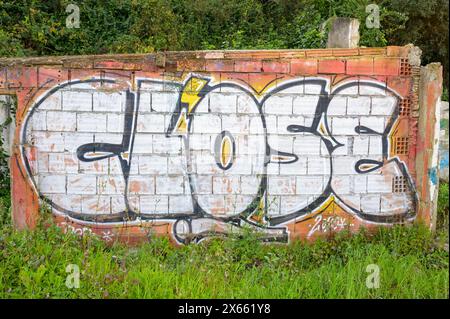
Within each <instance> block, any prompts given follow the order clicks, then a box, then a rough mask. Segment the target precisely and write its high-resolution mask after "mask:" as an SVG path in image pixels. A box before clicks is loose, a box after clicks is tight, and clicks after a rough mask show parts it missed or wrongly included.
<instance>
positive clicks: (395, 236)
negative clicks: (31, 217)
mask: <svg viewBox="0 0 450 319" xmlns="http://www.w3.org/2000/svg"><path fill="white" fill-rule="evenodd" d="M68 264H76V265H78V266H79V268H80V271H81V274H80V288H78V289H69V288H67V287H66V286H65V281H66V276H67V275H68V274H67V273H66V267H67V265H68ZM369 264H376V265H378V266H379V267H380V273H381V285H380V288H379V289H367V288H366V285H365V280H366V277H367V275H368V273H367V272H366V267H367V265H369ZM411 273H414V276H411ZM448 284H449V282H448V252H446V251H445V250H443V249H441V248H438V247H435V246H434V245H433V240H432V236H431V234H430V232H429V231H428V230H426V229H425V228H423V227H421V226H414V227H394V228H393V229H382V230H381V231H380V232H378V233H376V234H375V235H373V236H369V235H368V234H365V233H364V232H361V233H359V234H356V235H354V236H349V235H348V234H340V235H338V236H337V237H335V238H334V239H332V240H327V241H324V240H319V241H316V242H315V243H313V244H307V243H302V242H295V243H293V244H290V245H287V246H285V245H265V244H262V243H261V242H260V241H259V240H258V238H257V236H255V235H254V234H252V233H247V234H245V235H244V237H240V238H239V240H236V239H235V238H230V239H213V240H209V241H207V242H204V243H201V244H199V245H188V246H183V247H180V248H174V247H172V246H171V244H170V243H169V242H168V240H167V239H165V238H152V240H151V242H149V243H147V244H143V245H142V246H140V247H138V248H129V247H125V246H122V245H119V244H116V245H112V246H108V245H106V244H105V243H104V242H101V241H99V240H98V239H96V238H95V237H92V236H87V235H85V236H84V237H78V236H76V235H73V234H71V233H67V234H64V233H62V232H61V231H60V230H59V229H58V228H57V227H55V226H50V227H47V228H44V227H43V226H40V228H38V229H37V230H36V231H33V232H29V231H22V232H18V231H11V230H8V231H5V230H3V231H2V232H1V233H0V298H447V297H448V287H449V285H448Z"/></svg>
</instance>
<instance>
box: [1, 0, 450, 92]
mask: <svg viewBox="0 0 450 319" xmlns="http://www.w3.org/2000/svg"><path fill="white" fill-rule="evenodd" d="M372 3H375V4H377V5H379V8H380V28H367V27H366V23H365V22H366V18H367V17H368V15H369V13H368V12H366V7H367V5H369V4H372ZM68 4H77V5H78V6H79V9H80V28H67V27H66V18H67V17H68V15H69V13H67V12H66V7H67V5H68ZM448 5H449V3H448V1H447V0H428V1H421V0H183V1H179V0H109V1H97V0H84V1H75V0H48V1H39V0H24V1H13V0H0V56H36V55H64V54H71V55H73V54H101V53H139V52H143V53H146V52H153V51H155V50H200V49H250V48H258V49H271V48H320V47H324V46H325V43H326V36H327V27H328V25H329V22H330V19H332V18H333V17H335V16H343V17H353V18H358V19H359V21H360V22H361V26H360V32H361V41H360V44H361V45H362V46H385V45H387V44H390V45H403V44H407V43H414V44H415V45H418V46H420V47H421V48H422V50H423V60H424V63H429V62H433V61H439V62H441V63H443V64H444V67H445V70H446V71H445V72H444V74H445V77H446V86H447V87H448V71H447V70H448V28H447V26H448V9H449V7H448Z"/></svg>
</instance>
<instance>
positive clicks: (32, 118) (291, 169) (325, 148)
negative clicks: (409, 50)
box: [21, 75, 416, 243]
mask: <svg viewBox="0 0 450 319" xmlns="http://www.w3.org/2000/svg"><path fill="white" fill-rule="evenodd" d="M127 86H128V88H123V83H120V86H119V83H118V81H117V80H115V79H105V78H102V79H95V78H94V79H90V80H85V81H71V82H68V83H64V84H61V85H58V86H56V87H54V88H52V89H50V90H49V91H48V92H46V93H45V94H43V95H42V97H41V98H39V99H38V100H37V101H36V103H35V104H34V106H33V107H32V108H31V109H30V111H29V113H28V115H27V117H26V121H25V124H24V126H23V130H22V141H21V145H22V153H23V158H24V165H25V167H26V168H27V170H28V174H29V176H30V178H31V180H32V183H33V185H35V188H36V191H37V192H38V193H39V194H40V196H41V198H42V199H43V200H45V201H47V202H49V203H50V204H51V205H52V207H53V209H54V211H55V214H60V215H63V216H66V217H68V218H70V219H73V220H76V221H81V222H84V223H111V224H114V223H124V222H127V223H139V222H141V221H151V220H168V221H171V222H172V225H173V226H172V230H173V236H174V238H175V239H176V240H177V241H178V242H181V243H185V242H188V241H189V242H190V241H196V242H198V241H201V240H203V239H205V238H208V237H210V236H217V235H227V234H230V233H233V232H240V231H241V230H242V228H245V227H250V228H253V229H255V230H257V231H259V232H260V233H261V235H262V238H263V240H265V241H281V242H286V241H287V240H288V231H287V225H288V224H289V223H292V222H295V221H298V220H301V219H302V218H306V217H308V216H310V215H311V214H312V213H314V212H317V211H319V210H320V208H321V207H322V206H323V205H324V203H325V202H326V201H327V200H328V199H329V198H330V197H333V198H334V200H335V202H336V203H338V204H339V205H340V206H341V207H342V208H344V209H345V211H346V212H348V213H349V214H350V215H351V216H353V217H355V218H358V219H359V220H363V221H366V222H369V223H392V222H395V221H399V220H406V219H411V218H414V210H415V205H416V195H415V190H414V185H413V183H412V180H411V177H410V176H409V174H408V170H407V167H406V165H405V164H404V163H403V162H402V161H401V160H400V159H399V158H398V157H397V156H396V155H395V152H394V144H395V143H396V140H395V139H393V133H394V132H395V131H396V130H397V125H398V117H399V106H398V105H399V99H400V97H399V96H398V95H397V93H396V92H394V91H392V90H390V89H389V88H387V87H386V85H385V84H383V83H380V82H376V81H369V80H367V81H363V80H359V81H346V82H342V83H341V84H337V85H334V86H331V84H330V83H329V80H328V79H324V78H299V79H292V80H286V81H284V82H280V83H277V85H275V86H273V87H269V88H266V89H265V91H264V92H256V91H255V90H253V89H252V88H251V87H250V86H246V85H245V84H243V83H237V82H232V81H230V82H226V81H225V82H224V81H222V82H215V80H214V79H212V78H208V77H201V76H196V75H189V76H188V77H187V78H186V79H185V80H184V81H182V82H175V81H174V82H167V81H159V80H153V79H143V78H141V79H137V80H136V85H135V86H132V85H130V84H127ZM119 87H120V89H118V88H119ZM131 87H136V90H132V89H131ZM44 123H45V124H44ZM30 146H31V147H33V148H35V152H36V156H30ZM316 218H317V219H316V225H315V226H314V227H313V228H312V229H311V230H310V235H311V234H312V233H314V232H326V231H327V229H328V228H327V227H331V229H337V228H339V229H340V228H342V227H346V225H347V222H346V221H345V220H344V219H343V218H342V217H339V218H337V219H336V218H330V217H328V218H327V219H326V220H325V219H322V217H321V215H318V216H317V217H316ZM325 224H327V225H331V226H324V225H325ZM324 227H325V228H324ZM105 236H106V237H108V236H109V235H108V236H107V235H106V234H105ZM108 238H109V237H108Z"/></svg>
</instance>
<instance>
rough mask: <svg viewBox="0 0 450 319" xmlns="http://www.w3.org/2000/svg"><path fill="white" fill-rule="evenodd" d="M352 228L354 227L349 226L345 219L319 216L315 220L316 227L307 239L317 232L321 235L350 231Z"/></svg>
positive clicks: (314, 226)
mask: <svg viewBox="0 0 450 319" xmlns="http://www.w3.org/2000/svg"><path fill="white" fill-rule="evenodd" d="M351 226H354V225H353V224H349V223H348V222H347V220H346V219H345V218H344V217H340V216H328V217H326V218H323V216H322V215H317V217H316V218H315V219H314V225H313V226H312V228H311V230H310V231H309V232H308V235H307V237H311V236H312V235H314V233H316V232H321V233H328V232H337V231H340V230H344V229H348V228H349V227H351Z"/></svg>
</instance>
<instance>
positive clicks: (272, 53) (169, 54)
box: [0, 45, 412, 67]
mask: <svg viewBox="0 0 450 319" xmlns="http://www.w3.org/2000/svg"><path fill="white" fill-rule="evenodd" d="M411 48H412V46H411V45H406V46H387V47H374V48H365V47H360V48H354V49H350V48H326V49H270V50H200V51H164V52H162V51H161V52H155V53H146V54H100V55H98V54H95V55H73V56H41V57H14V58H0V67H10V66H29V65H36V66H38V65H64V64H67V63H72V62H81V61H83V62H86V61H92V62H96V61H105V60H114V61H127V62H131V63H144V62H153V63H154V62H155V61H156V60H158V58H159V57H164V58H165V59H166V60H167V61H170V60H177V59H178V60H179V59H189V60H209V59H213V60H227V59H262V60H264V59H270V60H274V59H275V60H276V59H284V60H286V59H295V58H306V59H307V58H315V59H327V58H330V57H346V58H347V57H352V56H387V57H408V54H409V52H410V50H411Z"/></svg>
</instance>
